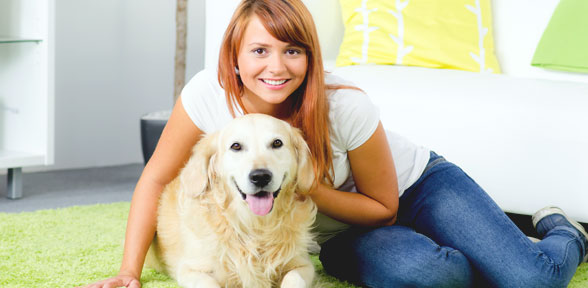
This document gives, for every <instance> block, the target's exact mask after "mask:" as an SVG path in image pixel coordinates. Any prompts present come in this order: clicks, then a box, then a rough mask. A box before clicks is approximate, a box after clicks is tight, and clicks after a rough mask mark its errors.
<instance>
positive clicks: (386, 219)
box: [311, 123, 398, 226]
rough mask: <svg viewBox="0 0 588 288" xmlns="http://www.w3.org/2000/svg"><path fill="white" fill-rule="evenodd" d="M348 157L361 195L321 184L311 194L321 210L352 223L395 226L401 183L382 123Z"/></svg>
mask: <svg viewBox="0 0 588 288" xmlns="http://www.w3.org/2000/svg"><path fill="white" fill-rule="evenodd" d="M348 157H349V162H350V165H351V171H352V173H353V178H354V180H355V185H356V187H357V189H358V191H359V192H360V193H350V192H342V191H337V190H334V189H332V188H330V187H327V186H326V185H320V186H319V187H318V188H317V189H316V190H315V191H314V192H313V193H312V194H311V197H312V199H313V200H314V202H315V203H316V204H317V207H318V209H319V211H320V212H321V213H323V214H325V215H327V216H329V217H331V218H333V219H337V220H339V221H341V222H345V223H349V224H355V225H363V226H384V225H392V224H394V222H396V213H397V212H398V180H397V177H396V169H395V167H394V160H393V159H392V153H391V152H390V148H389V146H388V140H387V139H386V133H385V131H384V128H383V126H382V123H379V124H378V127H377V128H376V131H375V132H374V134H372V136H371V137H370V138H369V139H368V140H367V141H366V142H365V143H364V144H362V145H361V146H359V147H358V148H356V149H354V150H352V151H349V152H348Z"/></svg>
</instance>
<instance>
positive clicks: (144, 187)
mask: <svg viewBox="0 0 588 288" xmlns="http://www.w3.org/2000/svg"><path fill="white" fill-rule="evenodd" d="M201 135H202V131H201V130H200V129H198V127H196V125H194V123H193V122H192V120H191V119H190V117H189V116H188V114H187V113H186V111H185V110H184V107H183V105H182V101H181V98H179V99H178V101H177V103H176V105H175V107H174V109H173V111H172V114H171V116H170V119H169V120H168V122H167V124H166V126H165V128H164V129H163V132H162V134H161V137H160V139H159V142H158V143H157V148H156V149H155V151H154V153H153V156H152V157H151V158H150V160H149V162H148V163H147V165H146V166H145V169H144V170H143V173H142V175H141V178H140V179H139V182H138V183H137V187H136V188H135V193H134V194H133V199H132V201H131V209H130V211H129V218H128V220H127V231H126V236H125V247H124V253H123V261H122V265H121V268H120V274H125V275H131V276H134V277H136V278H137V279H139V277H140V276H141V270H142V268H143V263H144V262H145V255H146V254H147V250H148V249H149V245H150V244H151V241H152V239H153V236H154V235H155V229H156V226H157V207H158V202H159V196H160V195H161V192H162V191H163V188H164V187H165V185H167V183H169V182H171V181H172V180H173V179H174V178H175V177H176V176H177V175H178V173H179V171H180V169H181V168H182V167H183V166H184V164H185V163H186V161H187V160H188V158H189V157H190V155H191V152H192V147H193V146H194V145H195V144H196V142H198V140H199V139H200V137H201Z"/></svg>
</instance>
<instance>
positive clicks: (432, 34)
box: [337, 0, 500, 73]
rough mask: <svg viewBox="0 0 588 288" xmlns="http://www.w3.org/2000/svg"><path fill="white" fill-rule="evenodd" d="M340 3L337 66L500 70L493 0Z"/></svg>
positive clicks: (361, 0) (356, 0) (359, 0)
mask: <svg viewBox="0 0 588 288" xmlns="http://www.w3.org/2000/svg"><path fill="white" fill-rule="evenodd" d="M339 2H340V3H341V10H342V14H343V21H344V23H345V34H344V36H343V42H342V44H341V47H340V48H339V55H338V57H337V66H347V65H355V64H364V63H375V64H396V65H408V66H423V67H429V68H446V69H458V70H466V71H475V72H487V73H488V72H491V73H500V67H499V65H498V60H497V59H496V56H495V54H494V40H493V38H492V13H491V3H490V0H443V1H440V0H404V1H401V0H339ZM480 55H482V56H480Z"/></svg>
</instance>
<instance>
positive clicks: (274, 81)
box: [262, 79, 287, 86]
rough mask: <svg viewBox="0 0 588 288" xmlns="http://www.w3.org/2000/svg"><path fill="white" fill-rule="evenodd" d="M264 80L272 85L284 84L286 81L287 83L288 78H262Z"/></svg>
mask: <svg viewBox="0 0 588 288" xmlns="http://www.w3.org/2000/svg"><path fill="white" fill-rule="evenodd" d="M262 81H263V82H264V83H266V84H270V85H276V86H277V85H282V84H284V83H286V81H287V80H267V79H262Z"/></svg>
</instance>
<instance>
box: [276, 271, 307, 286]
mask: <svg viewBox="0 0 588 288" xmlns="http://www.w3.org/2000/svg"><path fill="white" fill-rule="evenodd" d="M280 287H281V288H306V287H308V285H307V283H306V281H304V279H303V278H302V276H300V273H298V271H296V270H292V271H290V272H288V273H287V274H286V276H284V279H282V285H280Z"/></svg>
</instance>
